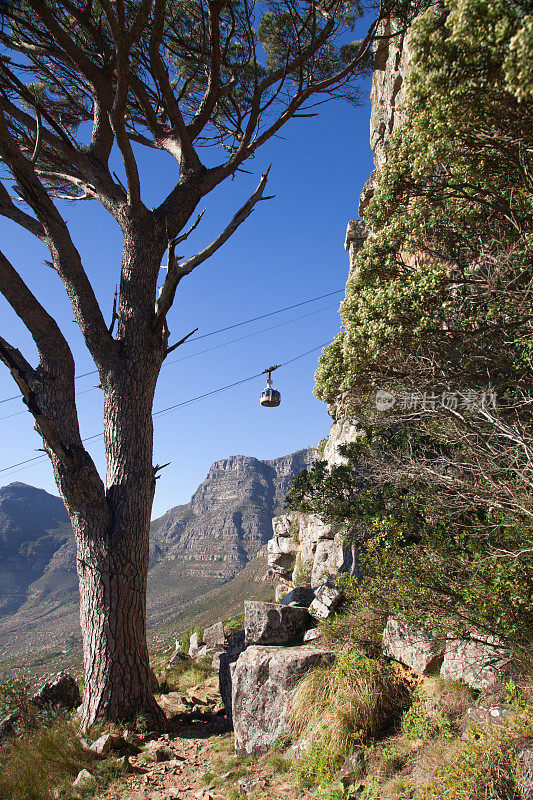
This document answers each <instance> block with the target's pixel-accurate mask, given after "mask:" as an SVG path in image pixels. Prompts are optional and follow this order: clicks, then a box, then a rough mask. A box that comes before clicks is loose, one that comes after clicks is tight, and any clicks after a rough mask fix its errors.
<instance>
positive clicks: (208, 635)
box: [203, 622, 226, 649]
mask: <svg viewBox="0 0 533 800" xmlns="http://www.w3.org/2000/svg"><path fill="white" fill-rule="evenodd" d="M203 638H204V644H206V645H207V646H208V647H209V648H211V649H214V648H218V647H225V645H226V634H225V632H224V624H223V623H222V622H216V623H215V624H214V625H211V626H210V627H209V628H206V629H205V631H204V637H203Z"/></svg>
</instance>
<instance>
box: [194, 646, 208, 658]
mask: <svg viewBox="0 0 533 800" xmlns="http://www.w3.org/2000/svg"><path fill="white" fill-rule="evenodd" d="M206 655H207V645H206V644H203V645H202V646H201V647H200V648H198V650H197V652H196V658H205V656H206Z"/></svg>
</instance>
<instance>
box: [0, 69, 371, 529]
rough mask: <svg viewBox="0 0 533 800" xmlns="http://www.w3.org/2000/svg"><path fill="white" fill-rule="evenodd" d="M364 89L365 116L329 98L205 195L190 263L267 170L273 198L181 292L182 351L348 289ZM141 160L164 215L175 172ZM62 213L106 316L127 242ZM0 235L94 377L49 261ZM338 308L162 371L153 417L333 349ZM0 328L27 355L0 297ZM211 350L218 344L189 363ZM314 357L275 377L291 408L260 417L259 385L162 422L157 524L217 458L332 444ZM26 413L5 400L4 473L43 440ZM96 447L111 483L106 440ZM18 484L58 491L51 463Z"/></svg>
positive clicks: (12, 236)
mask: <svg viewBox="0 0 533 800" xmlns="http://www.w3.org/2000/svg"><path fill="white" fill-rule="evenodd" d="M369 90H370V81H369V80H367V81H365V82H364V83H363V95H364V97H365V104H364V106H362V107H360V108H356V109H354V108H352V107H350V106H349V105H348V104H346V103H343V102H341V101H334V102H331V103H329V104H326V105H323V106H321V107H320V108H319V117H318V118H311V119H299V120H293V121H292V122H290V123H289V124H288V125H287V126H286V127H285V128H283V129H282V131H281V135H282V136H283V138H277V139H274V140H272V141H271V142H269V143H268V144H267V145H266V146H265V147H264V148H263V149H262V150H261V151H260V152H259V153H258V155H257V156H256V158H255V159H254V160H253V161H251V162H248V163H247V164H246V168H247V169H249V170H252V171H253V173H254V174H253V175H245V174H241V175H239V176H238V177H237V178H236V179H235V180H234V181H233V182H230V183H227V184H225V185H223V186H221V187H219V188H218V189H217V190H216V191H215V192H214V193H213V194H212V195H211V196H210V197H208V198H206V205H207V211H206V213H205V215H204V218H203V220H202V222H201V224H200V225H199V227H198V228H197V229H196V231H195V232H194V234H193V236H191V238H190V240H189V241H188V242H187V243H185V244H184V245H182V247H183V249H182V250H181V252H182V254H183V255H186V256H188V255H192V254H193V253H194V252H196V250H198V249H201V248H202V247H204V246H205V245H206V244H208V243H209V242H210V241H211V240H212V239H213V238H214V236H216V235H217V233H218V232H219V231H220V230H221V229H222V228H223V227H224V226H225V224H226V223H227V222H228V221H229V219H230V218H231V217H232V216H233V214H234V213H235V211H236V210H237V209H238V208H239V207H240V206H241V205H242V203H243V202H244V201H245V200H246V199H247V197H248V196H249V195H250V194H251V193H252V191H253V190H254V189H255V187H256V185H257V183H258V178H259V176H260V174H261V173H262V172H263V171H264V169H265V167H266V166H268V164H269V163H272V169H271V172H270V178H269V184H268V190H267V193H268V194H275V199H273V200H269V201H268V202H263V203H260V204H259V205H258V206H257V207H256V210H255V211H254V213H253V214H252V215H251V217H250V218H249V219H248V220H247V221H246V222H245V223H244V225H242V226H241V227H240V228H239V230H238V231H237V233H236V234H235V235H234V236H233V237H232V239H230V241H229V242H227V243H226V245H224V247H223V248H222V249H221V250H220V251H219V252H218V253H217V254H216V255H215V256H214V257H213V258H211V259H210V260H209V261H208V262H206V263H204V264H203V265H201V266H200V267H198V269H197V270H196V271H195V272H193V273H192V275H191V276H189V277H188V278H186V279H185V280H184V281H182V283H181V284H180V287H179V290H178V293H177V295H176V302H175V305H174V308H173V310H172V312H171V314H170V316H169V326H170V329H171V332H172V335H173V340H174V341H176V340H177V339H179V338H181V337H182V336H183V335H184V334H185V333H188V332H189V331H190V330H192V329H193V328H195V327H198V328H199V331H198V335H201V334H206V333H210V332H211V331H214V330H216V329H218V328H223V327H225V326H228V325H232V324H233V323H236V322H240V321H241V320H246V319H248V318H250V317H255V316H259V315H261V314H264V313H268V312H270V311H274V310H276V309H279V308H283V307H285V306H289V305H292V304H296V303H299V302H301V301H304V300H307V299H309V298H313V297H316V296H318V295H322V294H326V293H328V292H332V291H334V290H336V289H341V288H342V287H343V286H344V283H345V280H346V275H347V270H348V257H347V254H346V253H345V251H344V247H343V244H344V233H345V229H346V223H347V222H348V220H350V219H353V218H354V217H356V216H357V199H358V195H359V192H360V190H361V188H362V185H363V183H364V181H365V180H366V179H367V178H368V176H369V173H370V171H371V169H372V166H373V165H372V159H371V152H370V147H369V144H368V127H369V113H370V105H369V102H368V94H369ZM144 159H145V160H144V162H143V175H144V194H143V199H145V202H147V203H149V204H150V205H156V204H158V203H159V202H160V200H161V198H162V197H163V196H164V193H165V190H167V189H168V188H169V187H170V186H171V184H172V181H173V178H174V177H175V167H174V164H173V162H172V160H171V159H169V158H168V157H166V156H165V155H164V154H159V153H149V154H148V156H147V155H146V154H145V153H144ZM62 211H63V213H64V215H65V216H66V218H67V219H68V221H69V225H70V229H71V231H72V234H73V237H74V240H75V242H76V244H77V246H78V248H79V250H80V252H81V253H82V256H83V259H84V263H85V265H86V269H87V271H88V273H89V276H90V278H91V281H92V283H93V285H94V287H95V290H96V293H97V296H98V298H99V300H100V302H101V304H102V308H103V310H104V314H105V316H106V318H107V319H109V318H110V315H111V306H112V296H113V291H114V287H115V284H116V283H117V282H118V280H119V272H120V252H121V237H120V232H119V230H118V228H117V226H116V224H115V223H114V222H113V221H112V220H111V219H110V218H109V217H108V215H107V214H106V213H105V212H104V211H103V210H102V209H101V208H99V207H98V205H97V204H96V203H93V202H91V203H78V204H68V205H67V204H63V206H62ZM0 230H1V242H2V249H3V250H4V252H5V253H6V255H7V256H8V257H9V258H10V259H11V260H12V262H13V263H14V264H15V265H16V266H17V268H18V269H19V270H20V272H21V273H22V275H23V277H24V278H25V279H26V280H27V282H28V283H29V284H30V286H31V288H32V289H33V290H34V292H35V293H36V294H37V296H38V297H39V299H40V300H41V301H42V302H43V304H44V305H45V306H46V308H47V309H48V311H50V312H52V313H53V314H54V315H55V316H56V319H58V321H59V323H60V325H61V328H62V330H63V332H64V333H65V335H66V336H67V338H68V340H69V342H70V343H71V346H72V349H73V352H74V354H75V358H76V364H77V373H78V374H81V373H84V372H86V371H88V370H91V369H92V368H94V365H93V364H92V362H91V359H90V356H89V353H88V351H87V350H86V348H85V346H84V343H83V340H82V337H81V334H80V332H79V330H78V328H77V325H76V324H75V323H73V321H72V320H73V316H72V312H71V310H70V309H69V306H68V301H67V299H66V295H65V292H64V289H63V286H62V284H61V283H60V282H59V279H58V278H57V276H56V274H55V273H53V272H52V271H51V270H50V269H49V268H48V267H46V266H45V265H44V264H43V259H45V258H46V257H47V255H46V251H45V250H44V248H42V246H41V245H40V244H39V243H36V242H35V241H33V240H32V239H31V237H29V236H28V235H27V234H26V233H24V232H23V231H20V230H19V229H17V227H16V226H15V225H14V224H12V223H10V222H8V221H2V222H0ZM341 297H342V295H335V296H333V297H329V298H325V299H323V300H319V301H316V302H314V303H310V304H308V305H305V306H302V307H301V308H298V309H293V310H292V311H287V312H284V313H283V314H279V315H276V316H272V317H269V318H268V319H265V320H260V321H257V322H255V323H252V324H249V325H246V326H242V327H239V328H236V329H234V330H232V331H228V332H226V333H222V334H218V335H215V336H209V337H207V338H205V339H203V340H200V341H198V342H194V341H190V342H188V343H186V344H185V345H183V346H182V347H180V348H179V349H178V350H176V351H175V352H174V353H172V355H171V356H169V358H168V362H169V363H167V365H166V366H165V367H164V368H163V370H162V372H161V377H160V380H159V386H158V390H157V394H156V398H155V403H154V410H155V411H157V410H158V409H161V408H166V407H167V406H170V405H174V404H177V403H180V402H182V401H185V400H188V399H189V398H192V397H195V396H197V395H200V394H203V393H205V392H209V391H211V390H212V389H216V388H217V387H219V386H224V385H225V384H229V383H232V382H234V381H238V380H239V379H241V378H246V377H248V376H250V375H254V374H256V373H258V372H260V371H261V370H262V369H264V368H265V367H267V366H269V365H270V364H271V363H274V362H275V363H280V362H284V361H287V360H289V359H291V358H293V357H294V356H297V355H299V354H300V353H302V352H304V351H306V350H310V349H311V348H313V347H316V346H318V345H321V344H323V343H325V342H328V341H331V339H332V338H333V337H334V336H335V335H336V333H337V332H338V330H339V325H340V321H339V315H338V307H339V303H340V300H341ZM311 312H312V313H311ZM314 312H316V313H314ZM303 315H306V316H305V317H304V316H303ZM297 317H302V318H300V319H295V318H297ZM0 320H1V322H0V333H1V334H2V335H3V336H4V337H5V338H7V339H8V340H9V341H11V342H12V343H13V344H15V345H16V346H17V347H19V349H20V350H21V351H22V352H23V353H24V354H25V355H27V356H29V357H32V358H33V357H34V353H35V349H34V347H33V343H32V341H31V338H30V337H29V335H28V334H27V332H26V331H25V330H24V328H23V326H22V325H21V323H20V322H19V320H18V318H17V317H16V316H15V314H14V313H13V312H12V311H11V309H10V308H9V306H8V305H7V303H5V301H4V300H3V299H2V298H0ZM284 322H287V324H284V325H282V326H280V327H276V328H274V329H272V330H270V331H263V329H265V328H268V327H270V326H274V325H279V323H284ZM259 331H263V332H259ZM256 332H258V333H257V335H254V336H250V337H249V338H246V339H244V340H242V341H239V342H234V343H231V344H225V343H227V342H229V341H230V340H233V339H237V338H239V337H243V336H248V335H249V334H254V333H256ZM217 345H224V346H222V347H217V349H214V350H211V351H210V352H206V353H201V354H198V355H195V354H197V353H199V351H203V350H206V349H208V348H214V347H215V346H217ZM317 357H318V351H316V352H314V353H311V354H309V355H308V356H306V357H304V358H301V359H299V360H298V361H296V362H294V364H291V365H289V366H287V367H285V368H283V369H280V370H278V371H277V372H276V373H274V377H275V385H276V386H277V388H279V389H280V391H281V392H282V398H283V399H282V405H281V406H280V407H279V408H277V409H265V408H261V407H260V406H259V402H258V399H259V394H260V391H261V389H262V385H263V383H264V380H263V379H257V380H255V381H250V382H248V383H244V384H243V385H241V386H238V387H235V388H233V389H230V390H228V391H225V392H221V393H220V394H218V395H214V396H212V397H209V398H206V399H203V400H199V401H198V402H195V403H192V404H190V405H185V406H184V407H182V408H178V409H176V410H175V411H173V412H169V413H168V414H164V415H161V416H160V417H159V418H156V421H155V442H154V463H160V464H162V463H165V462H168V461H170V462H171V464H170V466H169V467H167V468H166V469H165V470H163V472H162V475H161V478H160V480H159V481H158V487H157V492H156V497H155V501H154V516H158V515H160V514H161V513H163V512H164V511H165V510H167V509H168V508H170V507H171V506H174V505H177V504H179V503H184V502H187V501H188V500H189V498H190V496H191V493H192V492H193V491H194V489H195V488H196V487H197V486H198V484H199V483H200V482H201V481H202V480H203V479H204V477H205V475H206V473H207V470H208V469H209V466H210V464H211V463H212V462H213V461H215V460H217V459H221V458H226V457H227V456H229V455H233V454H244V455H249V456H255V457H257V458H262V459H269V458H275V457H277V456H280V455H284V454H285V453H290V452H292V451H294V450H297V449H299V448H302V447H306V446H309V445H315V444H316V443H317V441H318V440H319V439H320V438H322V437H323V436H326V435H327V432H328V428H329V424H330V419H329V417H328V415H327V412H326V408H325V406H324V405H323V404H322V403H321V402H319V401H318V400H317V399H316V398H315V397H314V396H313V383H314V379H313V375H314V371H315V368H316V362H317ZM170 362H172V363H170ZM96 378H97V376H95V375H90V376H87V377H84V378H81V379H80V380H78V382H77V387H78V393H79V400H78V407H79V416H80V423H81V430H82V434H83V436H87V437H88V436H91V435H94V434H98V433H99V432H100V431H101V430H102V398H101V393H100V391H99V390H98V389H94V388H93V387H94V384H96V383H98V381H97V379H96ZM16 393H17V389H16V386H15V384H14V382H13V380H12V378H11V376H10V375H9V373H8V371H7V369H6V368H4V367H3V365H0V400H1V399H3V398H8V397H11V396H13V395H15V394H16ZM23 408H24V406H22V402H21V400H20V399H17V400H11V401H9V402H2V403H0V417H3V419H0V468H2V467H9V466H10V465H12V464H15V463H17V462H19V461H22V460H24V459H26V458H31V457H32V456H34V455H38V453H36V449H37V448H39V447H40V446H41V441H40V439H39V437H38V436H37V434H36V433H35V431H34V430H33V424H32V418H31V417H30V415H29V414H28V413H27V412H23V413H20V412H21V409H23ZM5 417H7V418H5ZM88 447H89V450H90V452H91V454H92V455H93V457H94V458H95V460H96V463H97V464H98V466H99V468H100V469H101V471H102V472H103V465H104V460H103V450H102V441H101V439H96V440H94V441H93V442H91V443H90V444H89V445H88ZM11 481H23V482H24V483H29V484H32V485H34V486H39V487H41V488H43V489H46V490H47V491H50V492H53V493H57V490H56V487H55V483H54V479H53V475H52V470H51V467H50V465H49V462H48V460H47V459H42V460H38V461H36V462H35V463H33V464H30V465H26V466H25V467H23V468H22V467H18V468H15V469H10V470H5V471H3V472H0V485H5V484H7V483H10V482H11Z"/></svg>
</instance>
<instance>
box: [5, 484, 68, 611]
mask: <svg viewBox="0 0 533 800" xmlns="http://www.w3.org/2000/svg"><path fill="white" fill-rule="evenodd" d="M69 539H72V530H71V527H70V523H69V519H68V515H67V512H66V511H65V506H64V505H63V501H62V500H61V499H60V498H59V497H54V496H53V495H50V494H48V492H45V491H44V490H43V489H36V488H35V487H33V486H27V485H26V484H24V483H10V484H9V486H3V487H2V488H0V617H2V616H5V615H6V614H11V613H13V612H14V611H16V610H17V609H18V608H19V607H20V606H21V605H22V604H23V603H24V602H25V600H26V599H27V596H28V593H29V591H30V587H31V585H32V584H33V583H34V582H35V581H36V580H37V579H38V578H40V577H41V576H42V575H43V574H44V573H45V572H46V571H47V569H49V568H50V565H51V562H52V561H53V560H54V559H55V560H56V562H57V561H58V557H59V560H61V558H60V554H61V551H62V550H63V548H64V545H65V544H67V542H68V541H69Z"/></svg>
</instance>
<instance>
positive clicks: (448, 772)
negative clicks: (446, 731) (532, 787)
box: [414, 710, 533, 800]
mask: <svg viewBox="0 0 533 800" xmlns="http://www.w3.org/2000/svg"><path fill="white" fill-rule="evenodd" d="M531 738H533V717H532V716H531V713H530V711H529V710H526V711H521V712H518V713H516V714H514V715H512V716H511V717H509V718H507V719H506V720H505V721H504V722H503V723H502V725H499V726H498V727H494V728H492V729H489V730H487V729H483V728H476V729H473V730H472V732H471V733H470V735H469V736H468V738H466V739H463V740H460V741H459V742H458V746H457V748H456V750H455V752H454V753H453V756H452V758H451V759H449V760H447V762H446V763H444V764H443V765H442V766H441V768H440V769H439V771H438V773H437V775H436V777H435V778H434V779H433V780H432V781H431V783H429V784H428V785H427V786H425V787H423V788H422V789H420V790H418V791H417V792H416V793H415V795H414V800H440V799H441V798H444V797H445V798H446V800H485V798H490V799H491V800H514V798H516V797H519V796H520V787H521V786H522V781H523V778H524V776H523V775H522V774H521V770H520V766H519V764H518V759H517V756H518V752H519V751H520V749H521V748H523V746H524V742H525V741H527V740H528V739H531Z"/></svg>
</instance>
